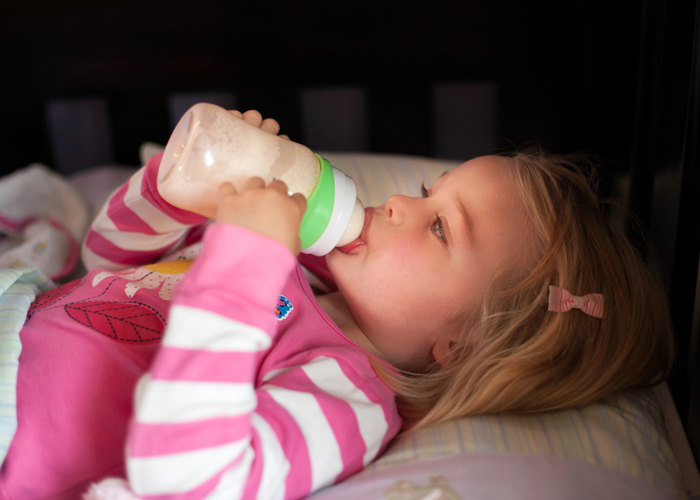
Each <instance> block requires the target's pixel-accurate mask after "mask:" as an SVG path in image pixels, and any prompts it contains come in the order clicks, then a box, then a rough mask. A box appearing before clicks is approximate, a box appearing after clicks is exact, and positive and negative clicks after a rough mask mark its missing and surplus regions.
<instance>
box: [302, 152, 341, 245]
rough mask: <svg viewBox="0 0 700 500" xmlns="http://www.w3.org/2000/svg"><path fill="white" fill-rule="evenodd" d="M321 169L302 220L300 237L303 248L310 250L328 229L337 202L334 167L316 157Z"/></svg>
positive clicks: (323, 159) (307, 201)
mask: <svg viewBox="0 0 700 500" xmlns="http://www.w3.org/2000/svg"><path fill="white" fill-rule="evenodd" d="M316 158H318V164H319V166H320V167H321V173H320V174H319V178H318V182H317V183H316V187H315V188H314V190H313V191H312V193H311V196H309V198H308V199H307V200H306V212H305V213H304V217H302V219H301V227H300V228H299V237H300V238H301V248H302V249H304V248H309V247H310V246H311V245H313V244H314V243H316V241H317V240H318V239H319V238H320V237H321V235H322V234H323V232H324V231H325V230H326V227H328V223H329V222H330V220H331V214H332V213H333V203H334V201H335V181H334V180H333V167H332V166H331V164H330V162H329V161H328V160H326V159H325V158H322V157H320V156H318V155H316Z"/></svg>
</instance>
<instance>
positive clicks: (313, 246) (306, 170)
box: [158, 103, 365, 256]
mask: <svg viewBox="0 0 700 500" xmlns="http://www.w3.org/2000/svg"><path fill="white" fill-rule="evenodd" d="M253 176H258V177H261V178H262V179H263V180H264V181H265V184H266V185H267V184H269V183H270V182H271V181H273V180H274V179H280V180H282V181H284V182H285V183H286V184H287V187H288V189H289V192H290V193H301V194H303V195H304V196H305V197H306V200H307V209H306V213H305V214H304V217H303V219H302V221H301V228H300V231H299V236H300V238H301V247H302V252H304V253H308V254H312V255H319V256H320V255H325V254H327V253H328V252H330V251H331V250H333V248H334V247H336V246H343V245H346V244H348V243H350V242H351V241H353V240H355V239H356V238H357V237H358V236H359V235H360V232H361V231H362V226H363V224H364V219H365V211H364V207H363V206H362V203H361V202H360V200H358V199H357V188H356V186H355V181H353V180H352V179H351V178H350V177H348V176H347V175H345V174H344V173H342V172H341V171H340V170H338V169H336V168H335V167H332V166H331V164H330V163H329V162H328V160H326V159H325V158H321V157H320V156H318V155H315V154H314V153H312V152H311V150H309V149H308V148H307V147H305V146H302V145H301V144H297V143H295V142H292V141H290V140H287V139H283V138H280V137H277V136H276V135H273V134H270V133H268V132H265V131H263V130H260V129H259V128H258V127H255V126H253V125H250V124H248V123H246V122H245V121H244V120H242V119H241V118H238V117H236V116H234V115H232V114H231V113H229V112H228V111H226V110H225V109H223V108H220V107H219V106H215V105H213V104H207V103H200V104H195V105H194V106H193V107H192V108H190V109H189V110H188V111H187V113H185V115H184V116H183V117H182V119H181V120H180V122H179V123H178V124H177V126H176V127H175V130H174V131H173V133H172V135H171V136H170V139H169V140H168V144H167V145H166V147H165V151H164V153H163V159H162V160H161V164H160V167H159V170H158V192H159V193H160V195H161V196H162V197H163V198H164V199H165V200H166V201H168V202H169V203H171V204H172V205H175V206H176V207H179V208H182V209H185V210H189V211H191V212H195V213H198V214H200V215H204V216H206V217H209V218H211V219H213V218H215V217H216V213H217V209H218V203H217V199H218V196H217V189H218V187H219V185H220V184H222V183H223V182H226V181H229V182H231V183H232V184H233V185H234V186H236V189H238V190H240V189H242V187H243V185H244V183H245V181H246V180H247V179H248V178H250V177H253Z"/></svg>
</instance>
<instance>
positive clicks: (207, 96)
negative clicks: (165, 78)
mask: <svg viewBox="0 0 700 500" xmlns="http://www.w3.org/2000/svg"><path fill="white" fill-rule="evenodd" d="M200 102H208V103H210V104H216V105H217V106H221V107H222V108H224V109H238V95H237V94H236V93H234V92H231V91H218V92H216V91H212V92H209V91H201V92H177V93H173V94H170V95H169V96H168V118H169V121H170V129H171V130H172V129H174V128H175V126H176V125H177V122H179V121H180V118H182V115H184V114H185V113H186V112H187V110H188V109H190V108H191V107H192V106H194V105H195V104H197V103H200Z"/></svg>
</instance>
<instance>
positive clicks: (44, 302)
mask: <svg viewBox="0 0 700 500" xmlns="http://www.w3.org/2000/svg"><path fill="white" fill-rule="evenodd" d="M81 284H82V280H74V281H70V282H68V283H66V284H65V285H63V286H59V287H58V288H54V289H53V290H49V291H48V292H46V293H42V294H41V295H39V296H38V297H37V298H36V299H35V300H34V302H32V305H31V306H30V307H29V311H28V312H27V317H29V318H30V317H31V316H32V315H33V314H34V313H36V312H38V311H40V310H42V309H45V308H47V307H50V306H51V305H53V304H55V303H56V302H58V301H59V300H61V299H62V298H64V297H67V296H68V295H70V294H71V293H72V292H73V291H74V290H75V289H76V288H77V287H78V286H80V285H81Z"/></svg>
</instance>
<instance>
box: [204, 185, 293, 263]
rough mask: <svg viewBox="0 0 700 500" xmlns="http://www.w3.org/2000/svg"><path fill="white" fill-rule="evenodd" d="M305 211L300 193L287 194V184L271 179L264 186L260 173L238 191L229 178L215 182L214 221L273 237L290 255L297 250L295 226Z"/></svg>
mask: <svg viewBox="0 0 700 500" xmlns="http://www.w3.org/2000/svg"><path fill="white" fill-rule="evenodd" d="M305 211H306V198H304V195H303V194H301V193H294V194H293V195H292V196H289V194H288V192H287V185H286V184H285V183H284V182H282V181H280V180H274V181H272V182H271V183H270V185H269V186H267V187H265V182H264V181H263V180H262V179H261V178H260V177H251V178H250V179H248V180H247V181H246V183H245V186H244V187H243V189H242V190H241V192H240V193H239V192H238V191H236V188H235V186H234V185H233V184H231V183H230V182H225V183H223V184H222V185H221V186H219V212H218V215H217V217H216V220H217V221H218V222H227V223H230V224H236V225H237V226H241V227H244V228H246V229H250V230H251V231H255V232H257V233H260V234H262V235H264V236H268V237H270V238H272V239H275V240H277V241H279V242H280V243H282V244H283V245H285V246H286V247H287V248H289V249H290V250H291V251H292V253H293V254H294V255H299V252H300V251H301V240H300V239H299V226H300V225H301V218H302V216H303V215H304V212H305Z"/></svg>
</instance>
